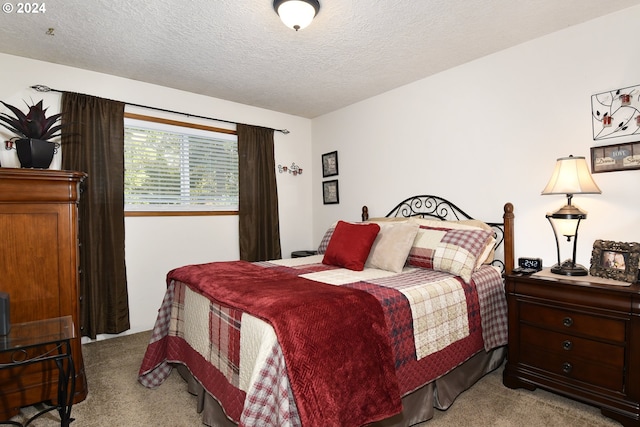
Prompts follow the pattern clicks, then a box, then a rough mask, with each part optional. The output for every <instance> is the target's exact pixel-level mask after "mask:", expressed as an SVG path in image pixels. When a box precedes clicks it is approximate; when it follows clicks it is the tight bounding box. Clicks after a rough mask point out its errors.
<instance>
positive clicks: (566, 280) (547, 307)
mask: <svg viewBox="0 0 640 427" xmlns="http://www.w3.org/2000/svg"><path fill="white" fill-rule="evenodd" d="M599 282H607V280H606V279H602V280H601V279H600V278H595V277H592V276H583V277H565V276H559V275H554V274H551V273H548V270H543V271H542V272H541V273H538V274H535V275H532V276H524V275H513V274H511V275H507V276H506V281H505V286H506V292H507V302H508V306H509V347H508V356H507V364H506V367H505V370H504V373H503V383H504V385H505V386H507V387H510V388H520V387H523V388H526V389H529V390H534V389H535V388H536V387H542V388H544V389H546V390H549V391H553V392H556V393H559V394H563V395H565V396H567V397H570V398H574V399H577V400H581V401H583V402H586V403H589V404H592V405H595V406H598V407H600V410H601V412H602V414H603V415H605V416H607V417H610V418H613V419H615V420H617V421H619V422H621V423H622V424H623V425H625V426H640V285H638V284H637V283H636V284H633V285H629V286H621V285H612V284H604V283H599Z"/></svg>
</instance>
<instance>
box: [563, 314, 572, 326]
mask: <svg viewBox="0 0 640 427" xmlns="http://www.w3.org/2000/svg"><path fill="white" fill-rule="evenodd" d="M562 324H563V325H564V326H566V327H567V328H568V327H569V326H571V325H573V319H572V318H571V317H565V318H564V319H562Z"/></svg>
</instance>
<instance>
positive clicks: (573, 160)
mask: <svg viewBox="0 0 640 427" xmlns="http://www.w3.org/2000/svg"><path fill="white" fill-rule="evenodd" d="M601 193H602V191H600V188H598V185H597V184H596V183H595V182H594V180H593V178H592V177H591V174H590V173H589V166H588V165H587V162H586V160H585V158H584V157H574V156H569V157H561V158H559V159H558V160H557V161H556V168H555V169H554V171H553V174H552V175H551V179H550V180H549V183H548V184H547V186H546V187H545V188H544V190H542V194H543V195H546V194H566V195H567V204H566V205H565V206H563V207H561V208H560V209H558V210H557V211H555V212H553V213H548V214H547V215H546V218H547V219H548V220H549V223H550V224H551V228H552V229H553V234H554V236H555V238H556V250H557V255H558V263H557V264H556V265H554V266H553V267H551V272H552V273H555V274H562V275H565V276H586V275H587V274H589V271H588V270H587V269H586V268H585V267H583V266H582V265H579V264H576V246H577V243H578V227H579V226H580V221H582V220H583V219H586V218H587V213H586V212H584V211H582V210H581V209H580V208H578V207H577V206H575V205H572V204H571V199H572V198H573V195H574V194H601ZM559 235H562V236H564V237H566V238H567V241H568V242H570V241H571V238H572V237H573V254H572V256H571V258H570V259H567V260H566V261H564V262H560V240H559Z"/></svg>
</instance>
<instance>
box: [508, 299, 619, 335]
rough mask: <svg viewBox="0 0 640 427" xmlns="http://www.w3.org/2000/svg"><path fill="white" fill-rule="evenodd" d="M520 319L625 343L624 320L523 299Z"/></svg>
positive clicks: (568, 331)
mask: <svg viewBox="0 0 640 427" xmlns="http://www.w3.org/2000/svg"><path fill="white" fill-rule="evenodd" d="M520 321H521V322H523V323H529V324H532V325H536V326H540V327H543V328H548V329H553V330H556V331H563V332H566V333H568V334H581V335H585V336H588V337H594V338H600V339H603V340H607V341H614V342H619V343H624V342H625V338H626V336H625V322H624V321H623V320H616V319H611V318H607V317H600V316H594V315H593V314H585V313H578V312H575V311H571V310H564V309H561V308H553V307H548V306H542V305H538V304H532V303H527V302H522V301H521V302H520Z"/></svg>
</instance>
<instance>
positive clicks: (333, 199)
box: [322, 179, 340, 205]
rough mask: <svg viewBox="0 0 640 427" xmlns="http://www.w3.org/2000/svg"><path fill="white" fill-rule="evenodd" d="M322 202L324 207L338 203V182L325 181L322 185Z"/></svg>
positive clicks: (335, 180)
mask: <svg viewBox="0 0 640 427" xmlns="http://www.w3.org/2000/svg"><path fill="white" fill-rule="evenodd" d="M322 202H323V203H324V204H325V205H331V204H336V203H340V196H339V194H338V180H337V179H334V180H332V181H325V182H323V183H322Z"/></svg>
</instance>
